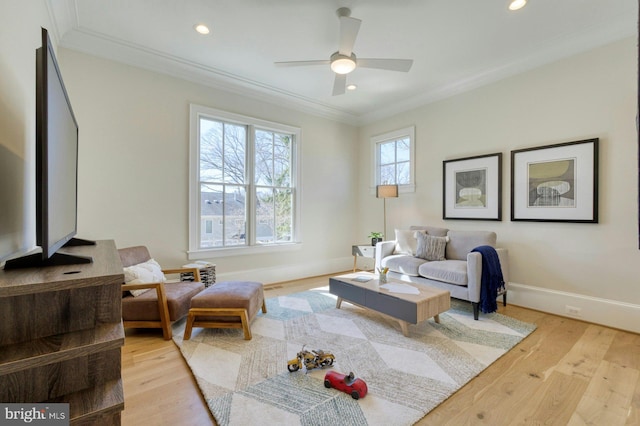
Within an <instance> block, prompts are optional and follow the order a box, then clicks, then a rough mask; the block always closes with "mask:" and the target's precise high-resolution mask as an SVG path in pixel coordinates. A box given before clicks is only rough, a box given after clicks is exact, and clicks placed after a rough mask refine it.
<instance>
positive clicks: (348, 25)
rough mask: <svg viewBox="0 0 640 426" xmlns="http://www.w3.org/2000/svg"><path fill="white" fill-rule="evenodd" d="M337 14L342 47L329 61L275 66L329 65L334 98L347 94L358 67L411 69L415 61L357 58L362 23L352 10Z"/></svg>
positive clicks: (277, 63) (391, 69)
mask: <svg viewBox="0 0 640 426" xmlns="http://www.w3.org/2000/svg"><path fill="white" fill-rule="evenodd" d="M336 14H337V15H338V18H339V19H340V46H339V47H338V51H337V52H335V53H334V54H332V55H331V56H330V58H329V59H320V60H312V61H287V62H275V65H277V66H281V67H297V66H306V65H329V66H330V67H331V70H332V71H333V72H334V73H336V78H335V80H334V82H333V96H336V95H342V94H343V93H344V92H345V88H346V86H347V74H349V73H350V72H351V71H353V70H354V69H356V67H362V68H377V69H381V70H389V71H401V72H408V71H409V70H410V69H411V65H413V59H381V58H356V55H355V53H353V45H354V44H355V42H356V37H357V35H358V31H359V30H360V24H361V23H362V21H361V20H360V19H355V18H351V10H350V9H349V8H347V7H341V8H340V9H338V10H337V11H336Z"/></svg>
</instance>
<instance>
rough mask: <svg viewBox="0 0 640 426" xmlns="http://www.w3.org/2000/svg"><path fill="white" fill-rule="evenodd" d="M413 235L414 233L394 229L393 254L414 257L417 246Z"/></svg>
mask: <svg viewBox="0 0 640 426" xmlns="http://www.w3.org/2000/svg"><path fill="white" fill-rule="evenodd" d="M415 234H416V231H412V230H401V229H396V248H395V250H394V254H408V255H410V256H415V255H416V248H417V246H418V242H417V241H416V236H415Z"/></svg>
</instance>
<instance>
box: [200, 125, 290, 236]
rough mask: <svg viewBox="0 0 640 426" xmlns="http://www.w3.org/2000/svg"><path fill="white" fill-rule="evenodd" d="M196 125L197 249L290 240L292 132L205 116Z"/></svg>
mask: <svg viewBox="0 0 640 426" xmlns="http://www.w3.org/2000/svg"><path fill="white" fill-rule="evenodd" d="M198 125H199V134H200V140H199V173H198V176H199V187H200V211H199V213H200V232H199V234H200V236H199V237H200V241H199V247H200V248H219V247H234V246H235V247H237V246H246V245H252V244H256V245H269V244H277V243H283V242H291V241H292V236H293V234H294V230H293V226H294V215H293V213H294V194H295V192H294V186H293V177H292V169H293V160H294V151H293V149H294V146H293V142H294V139H293V135H292V134H286V133H281V132H275V131H270V130H263V129H259V128H257V127H254V126H252V125H243V124H237V123H231V122H226V121H224V120H218V119H214V118H209V117H203V116H200V118H199V121H198ZM250 144H252V145H251V146H250ZM248 153H252V154H253V157H252V158H248ZM254 203H255V205H254V207H253V208H251V205H252V204H254ZM253 212H254V213H253Z"/></svg>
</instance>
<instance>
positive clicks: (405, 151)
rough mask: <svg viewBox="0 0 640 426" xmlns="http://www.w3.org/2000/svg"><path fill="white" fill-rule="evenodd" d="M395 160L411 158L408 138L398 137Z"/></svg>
mask: <svg viewBox="0 0 640 426" xmlns="http://www.w3.org/2000/svg"><path fill="white" fill-rule="evenodd" d="M396 157H397V158H396V161H397V162H401V161H409V160H410V159H411V149H410V142H409V138H404V139H400V140H399V141H397V144H396Z"/></svg>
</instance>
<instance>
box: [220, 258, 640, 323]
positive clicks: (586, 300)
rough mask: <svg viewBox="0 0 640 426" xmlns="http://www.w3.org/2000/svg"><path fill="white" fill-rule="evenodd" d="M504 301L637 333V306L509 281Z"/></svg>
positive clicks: (303, 267) (293, 268) (279, 277)
mask: <svg viewBox="0 0 640 426" xmlns="http://www.w3.org/2000/svg"><path fill="white" fill-rule="evenodd" d="M351 268H353V257H342V258H335V259H331V260H329V261H322V262H312V263H304V264H292V265H286V266H277V267H269V268H256V269H245V270H242V271H236V272H229V273H224V272H222V271H220V270H218V271H216V279H217V281H218V282H221V281H231V280H245V281H258V282H262V283H265V284H271V283H278V282H284V281H292V280H296V279H302V278H310V277H317V276H321V275H328V274H334V273H336V271H350V270H351ZM327 285H328V283H327ZM500 299H501V298H500ZM507 303H508V304H513V305H517V306H522V307H523V308H529V309H535V310H537V311H541V312H547V313H549V314H554V315H559V316H562V317H567V318H573V319H577V320H581V321H587V322H591V323H594V324H600V325H604V326H607V327H613V328H617V329H620V330H625V331H631V332H633V333H639V334H640V305H634V304H631V303H625V302H619V301H616V300H609V299H601V298H597V297H591V296H584V295H581V294H576V293H568V292H564V291H558V290H550V289H546V288H541V287H533V286H529V285H525V284H519V283H513V282H510V283H509V295H508V297H507ZM567 306H569V307H570V308H575V309H577V310H579V312H578V313H577V314H571V313H569V312H568V311H567V309H568V308H567Z"/></svg>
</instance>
